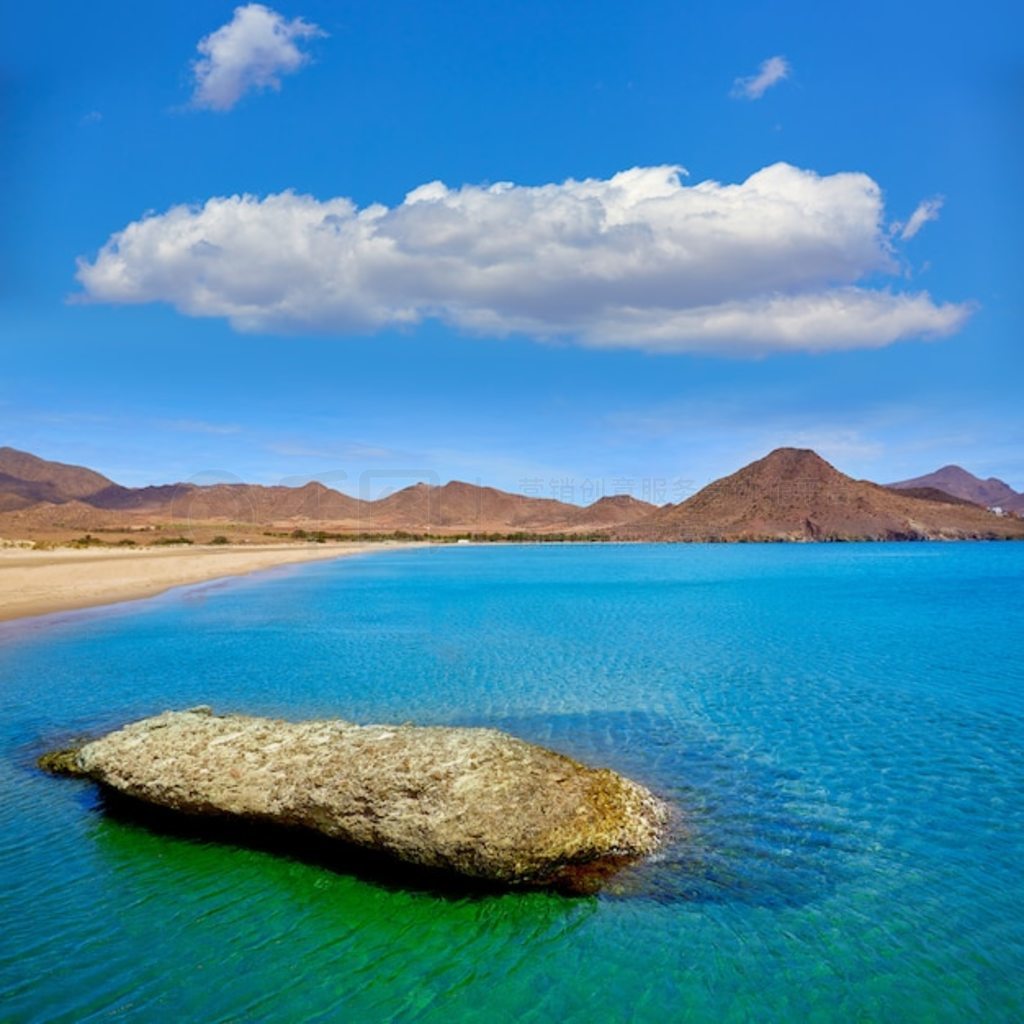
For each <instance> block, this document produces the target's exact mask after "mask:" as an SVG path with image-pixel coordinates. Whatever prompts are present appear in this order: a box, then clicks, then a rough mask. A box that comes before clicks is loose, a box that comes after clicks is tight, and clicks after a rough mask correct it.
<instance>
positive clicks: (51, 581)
mask: <svg viewBox="0 0 1024 1024" xmlns="http://www.w3.org/2000/svg"><path fill="white" fill-rule="evenodd" d="M387 546H388V545H383V544H344V543H341V544H316V545H308V546H306V545H299V544H265V545H263V544H261V545H258V546H256V545H254V546H251V547H245V548H242V547H203V548H186V549H185V550H182V549H181V548H138V549H128V550H124V549H122V550H97V549H95V548H87V549H83V550H74V549H55V550H52V551H26V550H24V549H17V548H12V549H6V550H0V621H3V620H6V619H17V618H23V617H26V616H31V615H46V614H48V613H50V612H57V611H69V610H71V609H74V608H86V607H89V606H91V605H101V604H112V603H115V602H119V601H131V600H135V599H137V598H141V597H152V596H153V595H154V594H159V593H161V592H162V591H164V590H168V589H170V588H171V587H179V586H182V585H184V584H187V583H201V582H203V581H205V580H212V579H217V578H219V577H222V576H241V575H244V574H246V573H250V572H256V571H258V570H260V569H269V568H272V567H273V566H277V565H287V564H290V563H294V562H312V561H322V560H323V559H327V558H343V557H345V556H348V555H355V554H360V553H362V552H365V551H371V550H380V549H382V548H385V547H387Z"/></svg>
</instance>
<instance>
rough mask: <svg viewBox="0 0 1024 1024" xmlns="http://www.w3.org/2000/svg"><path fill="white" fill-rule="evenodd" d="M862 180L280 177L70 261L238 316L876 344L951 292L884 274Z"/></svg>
mask: <svg viewBox="0 0 1024 1024" xmlns="http://www.w3.org/2000/svg"><path fill="white" fill-rule="evenodd" d="M897 270H898V265H897V259H896V254H895V252H894V251H893V249H892V242H891V241H890V240H889V233H888V232H887V231H886V229H885V224H884V207H883V202H882V196H881V191H880V189H879V187H878V185H876V184H875V182H874V181H872V180H871V178H869V177H868V176H866V175H864V174H856V173H844V174H832V175H826V176H822V175H818V174H815V173H813V172H810V171H806V170H800V169H798V168H796V167H792V166H790V165H788V164H775V165H773V166H770V167H766V168H764V169H763V170H760V171H758V172H757V173H756V174H753V175H751V177H749V178H748V179H747V180H746V181H744V182H742V183H740V184H735V185H728V184H720V183H718V182H714V181H705V182H701V183H699V184H695V185H692V186H690V185H686V184H684V183H683V181H682V178H681V170H680V168H678V167H670V166H665V167H647V168H634V169H632V170H628V171H623V172H621V173H619V174H616V175H614V176H613V177H611V178H609V179H607V180H602V179H587V180H584V181H574V180H569V181H566V182H564V183H561V184H549V185H540V186H529V187H527V186H520V185H513V184H509V183H501V184H497V185H491V186H486V187H483V186H464V187H462V188H458V189H451V188H447V187H446V186H445V185H443V184H442V183H440V182H432V183H430V184H427V185H423V186H421V187H419V188H417V189H415V190H413V191H412V192H410V193H409V194H408V195H407V196H406V197H405V200H404V201H403V202H402V203H400V204H398V205H396V206H394V207H387V206H383V205H378V204H375V205H371V206H367V207H365V208H362V209H360V208H358V207H357V206H356V205H355V204H354V203H353V202H352V201H351V200H349V199H345V198H334V199H325V200H319V199H316V198H314V197H312V196H308V195H299V194H295V193H293V192H283V193H280V194H276V195H270V196H267V197H265V198H262V199H261V198H257V197H254V196H250V195H242V196H230V197H224V198H214V199H210V200H208V201H207V202H205V203H203V204H202V205H201V206H176V207H173V208H172V209H170V210H168V211H167V212H165V213H159V214H151V215H148V216H146V217H144V218H142V219H141V220H138V221H135V222H133V223H131V224H129V225H128V226H127V227H125V228H124V229H123V230H121V231H118V232H116V233H115V234H114V235H112V236H111V238H110V239H109V241H108V242H107V243H106V245H104V246H103V248H102V249H100V251H99V253H98V254H97V255H96V257H95V258H94V259H92V260H89V259H81V260H80V261H79V267H78V275H77V276H78V280H79V282H80V283H81V285H82V287H83V290H84V297H85V298H88V299H92V300H97V301H103V302H112V303H142V302H166V303H170V304H172V305H173V306H174V307H175V308H176V309H178V310H179V311H181V312H182V313H185V314H187V315H189V316H207V317H225V318H227V319H228V320H229V321H230V322H231V323H232V325H234V327H235V328H237V329H238V330H242V331H275V332H285V333H289V332H307V331H315V332H328V333H336V334H345V333H352V332H367V331H370V332H372V331H375V330H378V329H383V328H389V327H395V326H401V325H412V324H416V323H419V322H421V321H422V320H424V319H426V318H437V319H439V320H442V321H444V322H446V323H449V324H451V325H454V326H456V327H459V328H461V329H463V330H465V331H467V332H470V333H474V334H483V335H491V336H494V335H498V336H501V335H506V334H511V333H516V334H525V335H528V336H531V337H534V338H538V339H551V338H560V339H567V340H571V341H576V342H578V343H581V344H584V345H592V346H601V347H622V348H639V349H645V350H650V351H660V352H682V351H732V352H744V351H745V352H752V353H758V352H767V351H773V350H779V349H784V350H812V351H823V350H829V349H843V348H859V347H878V346H882V345H887V344H889V343H891V342H894V341H897V340H900V339H903V338H910V337H922V336H937V335H943V334H947V333H949V332H951V331H954V330H956V329H957V328H958V327H959V326H960V325H961V324H962V323H963V322H964V320H965V319H966V317H967V316H968V314H969V309H968V307H966V306H964V305H957V304H952V303H937V302H935V301H933V300H932V299H931V297H930V296H929V295H927V294H926V293H905V292H901V291H898V290H893V289H891V288H885V287H880V286H878V285H877V284H873V283H872V282H874V281H877V280H878V276H879V275H886V274H895V273H896V271H897Z"/></svg>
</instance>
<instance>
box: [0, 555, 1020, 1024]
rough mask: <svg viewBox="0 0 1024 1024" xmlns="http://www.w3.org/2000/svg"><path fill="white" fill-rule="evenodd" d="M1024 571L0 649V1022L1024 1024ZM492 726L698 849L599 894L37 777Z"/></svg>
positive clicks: (436, 579)
mask: <svg viewBox="0 0 1024 1024" xmlns="http://www.w3.org/2000/svg"><path fill="white" fill-rule="evenodd" d="M1022 649H1024V544H1016V545H1014V544H988V545H985V544H959V545H938V544H905V545H896V544H891V545H890V544H875V545H872V544H865V545H823V546H811V545H807V546H804V545H765V546H762V545H729V546H726V545H711V546H702V545H695V546H661V545H643V546H594V547H590V546H565V547H560V546H559V547H544V548H537V547H522V548H519V547H508V548H505V547H501V548H446V549H443V550H415V551H398V552H389V553H384V554H380V555H373V556H370V557H364V558H356V559H351V560H346V561H341V562H336V563H322V564H318V565H312V566H303V567H302V568H301V569H294V570H287V571H281V572H276V573H273V574H269V575H264V576H262V577H254V578H250V579H247V580H242V581H232V582H227V583H222V584H217V585H205V586H201V587H196V588H190V589H186V590H182V591H177V592H174V593H171V594H168V595H165V596H164V597H161V598H157V599H155V600H152V601H147V602H141V603H136V604H132V605H125V606H120V607H119V608H116V609H112V610H106V611H103V612H92V613H82V614H76V615H69V616H64V617H58V618H51V619H46V620H36V621H35V622H34V623H31V624H24V623H23V624H14V625H9V626H7V627H4V628H3V629H2V630H0V922H2V925H3V927H2V931H0V1020H4V1021H17V1022H23V1021H24V1022H27V1021H76V1022H78V1021H106V1020H131V1021H136V1020H137V1021H153V1020H174V1021H259V1020H267V1021H338V1020H353V1021H375V1020H391V1019H397V1020H415V1021H444V1022H453V1021H463V1020H465V1021H475V1020H479V1021H486V1022H493V1021H503V1020H509V1021H512V1020H545V1021H546V1020H558V1021H581V1022H582V1021H587V1022H590V1021H595V1020H602V1021H618V1020H623V1021H625V1020H633V1021H648V1020H650V1021H659V1022H664V1021H669V1020H682V1019H693V1020H709V1021H731V1020H787V1021H796V1020H843V1021H851V1020H861V1021H864V1020H869V1021H871V1020H877V1021H931V1020H936V1021H947V1020H948V1021H964V1020H984V1021H1001V1020H1005V1021H1011V1020H1020V1019H1022V1018H1024V985H1022V983H1021V979H1022V978H1024V869H1022V852H1024V800H1022V796H1024V668H1022V657H1021V655H1022ZM200 703H208V704H212V705H213V706H214V707H215V708H216V709H217V710H219V711H245V712H251V713H258V714H273V715H281V716H286V717H291V718H305V717H315V716H325V715H329V716H341V717H345V718H349V719H352V720H355V721H361V722H371V721H409V720H412V721H416V722H419V723H423V724H428V723H445V724H449V723H450V724H488V725H497V726H500V727H503V728H506V729H508V730H510V731H511V732H514V733H516V734H518V735H520V736H523V737H524V738H526V739H530V740H534V741H538V742H541V743H544V744H547V745H550V746H553V747H555V748H557V749H560V750H563V751H565V752H567V753H570V754H575V755H577V756H580V757H582V758H584V759H585V760H588V761H590V762H593V763H600V764H607V765H611V766H613V767H616V768H618V769H620V770H622V771H624V772H626V773H628V774H629V775H631V776H633V777H635V778H637V779H639V780H641V781H644V782H646V783H647V784H648V785H650V786H651V787H652V788H654V789H655V790H657V791H658V792H659V793H661V794H662V795H664V796H665V797H666V798H667V799H669V800H671V801H673V802H675V803H676V804H677V805H678V806H679V807H680V808H681V809H682V811H683V813H684V817H685V820H686V822H687V829H688V832H687V835H686V836H685V837H681V838H679V839H678V840H677V841H675V842H674V843H673V844H672V845H671V846H670V847H669V848H668V849H667V850H666V851H665V853H664V855H663V856H661V857H660V858H659V859H658V860H657V861H656V862H654V863H652V864H648V865H645V866H643V867H641V868H638V869H635V870H633V871H632V872H630V873H627V874H625V875H624V876H622V877H621V878H620V879H619V881H618V883H617V884H616V885H615V887H614V889H613V890H612V891H609V892H607V893H605V894H603V895H602V896H600V897H598V898H588V899H570V898H565V897H560V896H555V895H547V894H543V893H530V894H511V895H497V896H487V897H477V898H458V897H454V896H452V895H451V894H439V893H433V892H425V891H406V890H402V889H400V888H396V887H394V886H391V885H387V884H382V883H380V882H377V881H374V880H372V879H369V878H366V877H355V876H353V875H351V874H347V873H346V872H345V869H344V868H345V866H344V864H337V865H330V864H325V863H323V861H322V859H316V858H310V857H290V856H282V855H281V854H280V853H275V852H270V851H267V850H261V849H251V848H245V847H239V846H232V845H227V844H222V843H213V842H202V841H198V840H197V839H195V838H194V837H191V836H188V835H182V834H171V833H167V832H160V831H153V830H151V829H149V828H147V827H146V826H144V825H142V824H140V823H138V822H133V821H130V820H123V819H120V818H118V817H116V816H114V815H111V814H109V813H107V812H106V811H105V810H104V809H103V807H102V806H101V804H100V802H99V800H98V798H97V794H96V791H95V789H94V787H93V786H91V785H89V784H87V783H83V782H79V781H70V780H60V779H52V778H49V777H47V776H44V775H42V774H40V773H39V772H38V771H36V770H35V769H34V767H33V762H34V758H35V757H36V756H37V755H38V753H39V752H40V751H41V750H43V749H45V748H47V747H50V746H54V745H59V744H60V743H61V742H62V741H64V740H66V739H67V738H68V737H70V736H74V735H75V734H89V733H96V732H101V731H103V730H105V729H107V728H112V727H116V726H117V725H120V724H122V723H123V722H124V721H127V720H130V719H133V718H138V717H142V716H145V715H148V714H153V713H155V712H158V711H160V710H163V709H165V708H169V707H175V708H181V707H188V706H191V705H195V704H200Z"/></svg>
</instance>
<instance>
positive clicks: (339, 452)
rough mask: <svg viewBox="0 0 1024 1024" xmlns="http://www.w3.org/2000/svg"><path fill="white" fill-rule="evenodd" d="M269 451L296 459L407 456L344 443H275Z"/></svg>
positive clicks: (377, 446)
mask: <svg viewBox="0 0 1024 1024" xmlns="http://www.w3.org/2000/svg"><path fill="white" fill-rule="evenodd" d="M267 451H269V452H273V453H274V454H275V455H283V456H285V457H286V458H294V459H370V460H372V459H396V458H397V459H402V458H407V457H408V456H407V454H406V453H403V452H400V451H397V450H396V449H394V448H387V447H384V446H383V445H373V444H362V443H360V442H358V441H343V442H339V443H338V444H333V445H322V446H317V445H309V444H302V443H293V442H290V441H274V442H271V443H270V444H268V445H267Z"/></svg>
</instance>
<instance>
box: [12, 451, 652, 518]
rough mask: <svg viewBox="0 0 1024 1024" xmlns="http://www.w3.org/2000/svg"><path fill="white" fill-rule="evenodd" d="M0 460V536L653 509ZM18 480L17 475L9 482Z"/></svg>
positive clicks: (464, 491)
mask: <svg viewBox="0 0 1024 1024" xmlns="http://www.w3.org/2000/svg"><path fill="white" fill-rule="evenodd" d="M2 453H3V455H4V459H0V513H7V515H5V516H4V517H3V519H2V520H0V532H7V533H13V534H17V535H25V534H31V532H32V531H33V529H45V530H49V531H60V530H73V531H79V532H80V531H89V530H103V531H113V530H117V529H118V528H119V527H121V528H123V529H124V530H126V531H129V530H138V529H141V528H144V527H148V526H152V525H162V526H174V527H175V528H176V529H179V530H181V529H185V528H187V527H188V526H190V525H196V524H207V525H211V526H218V527H221V526H227V525H229V524H230V525H232V526H237V527H251V528H254V529H255V528H266V527H274V528H278V529H292V528H298V527H302V528H306V529H310V528H312V529H329V530H339V531H350V532H352V531H367V530H368V531H379V532H390V531H395V530H404V531H410V532H418V533H429V532H434V533H456V532H460V533H461V532H481V533H514V532H526V533H560V532H575V533H581V532H587V531H591V530H597V529H602V528H607V527H611V526H617V525H620V524H623V523H630V522H632V521H634V520H636V519H638V518H641V517H642V516H644V515H646V514H648V513H649V512H651V511H652V510H653V508H654V506H653V505H647V504H646V503H644V502H641V501H636V499H634V498H631V497H629V496H628V495H617V496H615V497H609V498H602V499H600V500H599V501H596V502H594V503H593V504H592V505H590V506H588V507H587V508H580V507H579V506H577V505H571V504H567V503H565V502H560V501H555V500H553V499H550V498H532V497H526V496H524V495H520V494H510V493H509V492H507V491H500V490H497V489H496V488H493V487H480V486H477V485H475V484H468V483H463V482H460V481H452V482H451V483H447V484H445V485H443V486H429V485H427V484H422V483H421V484H415V485H413V486H411V487H407V488H405V489H404V490H401V491H398V492H396V493H395V494H392V495H390V496H388V497H386V498H383V499H380V500H378V501H361V500H360V499H358V498H353V497H350V496H349V495H347V494H342V493H341V492H340V491H336V490H333V489H331V488H329V487H325V486H324V485H323V484H321V483H318V482H315V481H314V482H311V483H308V484H305V485H304V486H302V487H284V486H275V487H265V486H261V485H259V484H211V485H205V486H199V485H196V484H191V483H180V484H165V485H161V486H150V487H122V486H121V485H120V484H116V483H113V482H112V481H111V480H108V479H107V478H106V477H105V476H102V475H100V474H99V473H93V472H92V471H91V470H88V469H82V468H81V467H77V466H66V465H64V464H63V463H56V462H48V461H46V460H44V459H39V458H37V457H36V456H34V455H29V454H28V453H25V452H18V451H15V450H14V449H12V448H6V449H2ZM18 474H23V475H18Z"/></svg>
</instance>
